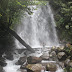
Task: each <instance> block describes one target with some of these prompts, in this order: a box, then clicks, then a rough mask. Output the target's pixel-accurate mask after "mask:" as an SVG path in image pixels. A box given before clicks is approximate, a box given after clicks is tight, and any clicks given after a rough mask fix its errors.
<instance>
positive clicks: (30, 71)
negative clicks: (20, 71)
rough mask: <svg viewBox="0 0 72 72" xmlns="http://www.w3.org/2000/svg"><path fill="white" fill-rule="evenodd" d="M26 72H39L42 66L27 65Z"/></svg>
mask: <svg viewBox="0 0 72 72" xmlns="http://www.w3.org/2000/svg"><path fill="white" fill-rule="evenodd" d="M26 68H27V72H41V70H43V66H42V65H41V64H28V65H27V66H26Z"/></svg>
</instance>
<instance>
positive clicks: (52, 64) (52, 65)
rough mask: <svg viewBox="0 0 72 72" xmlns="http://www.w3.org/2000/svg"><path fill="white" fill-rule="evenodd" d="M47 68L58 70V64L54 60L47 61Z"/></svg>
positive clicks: (48, 69)
mask: <svg viewBox="0 0 72 72" xmlns="http://www.w3.org/2000/svg"><path fill="white" fill-rule="evenodd" d="M46 70H47V71H56V70H57V66H56V64H55V63H52V62H50V63H47V65H46Z"/></svg>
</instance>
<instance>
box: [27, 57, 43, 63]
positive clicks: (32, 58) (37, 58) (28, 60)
mask: <svg viewBox="0 0 72 72" xmlns="http://www.w3.org/2000/svg"><path fill="white" fill-rule="evenodd" d="M41 61H42V58H40V57H34V56H29V57H28V58H27V62H28V63H29V64H36V63H39V62H41Z"/></svg>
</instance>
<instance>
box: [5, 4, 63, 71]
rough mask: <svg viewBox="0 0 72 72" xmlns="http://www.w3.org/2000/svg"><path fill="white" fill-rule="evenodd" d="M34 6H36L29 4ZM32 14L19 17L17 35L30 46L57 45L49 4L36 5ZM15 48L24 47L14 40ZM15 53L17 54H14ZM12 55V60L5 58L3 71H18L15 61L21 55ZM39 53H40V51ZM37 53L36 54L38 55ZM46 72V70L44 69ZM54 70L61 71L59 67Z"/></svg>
mask: <svg viewBox="0 0 72 72" xmlns="http://www.w3.org/2000/svg"><path fill="white" fill-rule="evenodd" d="M29 7H30V8H31V9H32V7H34V8H36V6H29ZM32 11H33V14H32V15H28V14H27V13H25V14H26V17H25V16H24V17H23V18H22V19H21V24H20V25H19V26H18V27H17V33H18V35H19V36H20V37H21V38H22V39H23V40H24V41H25V42H26V43H27V44H29V45H30V46H31V47H32V48H39V47H52V46H58V45H59V41H58V37H57V33H56V29H55V21H54V17H53V13H52V10H51V8H50V5H49V4H47V5H45V6H39V7H37V10H33V9H32ZM15 43H16V46H17V48H24V46H22V45H21V44H20V43H19V42H18V41H17V40H15ZM16 55H17V56H16ZM16 55H14V60H13V61H9V60H6V63H7V66H6V67H4V70H5V72H20V71H19V70H18V69H19V67H20V66H17V65H15V62H16V61H17V60H18V59H19V58H20V57H21V56H22V55H19V54H16ZM39 55H42V54H41V52H40V54H39ZM39 55H38V56H39ZM46 72H48V71H46ZM56 72H63V70H62V69H61V68H60V67H59V68H58V70H57V71H56Z"/></svg>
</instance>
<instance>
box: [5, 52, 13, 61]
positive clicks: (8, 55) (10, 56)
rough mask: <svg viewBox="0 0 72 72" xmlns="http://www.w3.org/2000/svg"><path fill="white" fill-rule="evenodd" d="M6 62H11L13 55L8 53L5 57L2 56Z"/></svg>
mask: <svg viewBox="0 0 72 72" xmlns="http://www.w3.org/2000/svg"><path fill="white" fill-rule="evenodd" d="M4 57H5V58H6V59H8V60H13V55H12V53H10V52H6V56H4Z"/></svg>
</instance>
